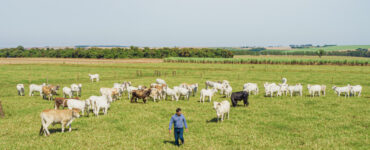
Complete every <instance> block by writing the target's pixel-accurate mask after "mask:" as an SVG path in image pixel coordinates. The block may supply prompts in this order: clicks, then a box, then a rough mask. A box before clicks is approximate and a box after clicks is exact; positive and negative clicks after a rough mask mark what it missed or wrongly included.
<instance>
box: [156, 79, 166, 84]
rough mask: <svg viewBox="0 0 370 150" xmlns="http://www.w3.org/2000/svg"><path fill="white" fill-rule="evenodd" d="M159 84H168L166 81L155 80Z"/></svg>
mask: <svg viewBox="0 0 370 150" xmlns="http://www.w3.org/2000/svg"><path fill="white" fill-rule="evenodd" d="M155 81H156V82H157V83H158V84H166V81H164V80H163V79H156V80H155Z"/></svg>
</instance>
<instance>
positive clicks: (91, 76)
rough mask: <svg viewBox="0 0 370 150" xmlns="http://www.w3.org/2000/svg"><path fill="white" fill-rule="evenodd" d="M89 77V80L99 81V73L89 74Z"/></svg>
mask: <svg viewBox="0 0 370 150" xmlns="http://www.w3.org/2000/svg"><path fill="white" fill-rule="evenodd" d="M89 77H90V80H91V82H94V80H95V81H96V82H99V74H89Z"/></svg>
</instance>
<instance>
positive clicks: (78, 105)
mask: <svg viewBox="0 0 370 150" xmlns="http://www.w3.org/2000/svg"><path fill="white" fill-rule="evenodd" d="M66 101H67V106H68V109H71V110H72V109H73V108H75V109H79V110H81V112H82V115H84V112H85V110H86V112H87V115H89V107H90V105H91V104H90V101H89V100H84V101H82V100H77V99H67V100H66Z"/></svg>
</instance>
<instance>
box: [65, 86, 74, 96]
mask: <svg viewBox="0 0 370 150" xmlns="http://www.w3.org/2000/svg"><path fill="white" fill-rule="evenodd" d="M72 95H73V94H72V89H71V88H69V87H64V88H63V97H64V98H66V97H67V96H68V97H69V98H72Z"/></svg>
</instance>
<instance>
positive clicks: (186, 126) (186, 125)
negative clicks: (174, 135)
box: [183, 116, 188, 129]
mask: <svg viewBox="0 0 370 150" xmlns="http://www.w3.org/2000/svg"><path fill="white" fill-rule="evenodd" d="M183 119H184V125H185V129H187V128H188V124H187V123H186V119H185V117H184V116H183Z"/></svg>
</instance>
